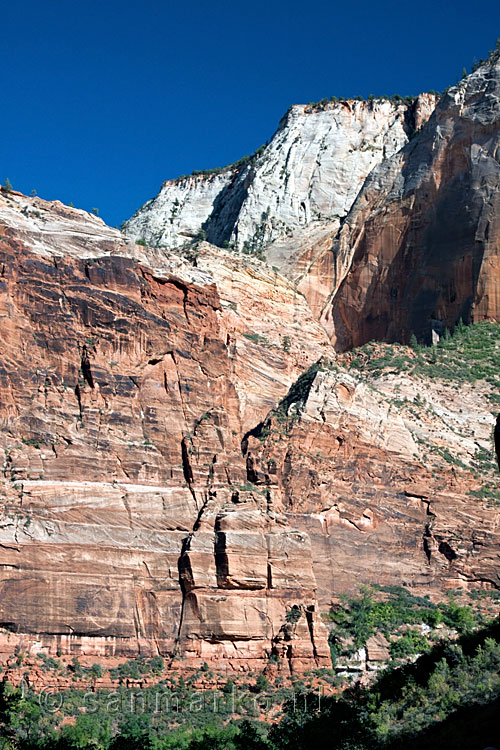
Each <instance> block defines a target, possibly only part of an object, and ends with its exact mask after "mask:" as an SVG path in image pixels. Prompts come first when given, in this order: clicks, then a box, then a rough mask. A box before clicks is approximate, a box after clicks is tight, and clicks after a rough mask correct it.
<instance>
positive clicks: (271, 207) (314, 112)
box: [125, 95, 435, 254]
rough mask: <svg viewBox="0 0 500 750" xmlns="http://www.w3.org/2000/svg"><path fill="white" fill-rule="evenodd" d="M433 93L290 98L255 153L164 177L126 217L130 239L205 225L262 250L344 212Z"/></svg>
mask: <svg viewBox="0 0 500 750" xmlns="http://www.w3.org/2000/svg"><path fill="white" fill-rule="evenodd" d="M434 103H435V97H434V96H431V95H422V96H420V97H418V98H417V99H416V100H415V102H413V103H403V102H401V103H399V102H392V101H386V100H374V101H371V102H363V101H355V100H348V101H341V102H337V103H325V104H321V105H320V106H318V105H316V106H314V105H308V106H304V105H296V106H294V107H291V108H290V110H289V111H288V112H287V113H286V115H285V116H284V118H283V119H282V121H281V122H280V125H279V127H278V130H277V131H276V133H275V135H274V136H273V138H272V140H271V142H270V143H269V145H268V146H267V148H265V150H264V152H263V153H262V155H260V156H258V157H256V158H254V159H252V160H251V161H250V163H248V164H245V165H243V166H241V167H239V168H236V169H233V168H228V169H227V170H226V171H224V172H222V173H220V174H208V175H204V176H191V177H183V178H180V179H178V180H169V181H168V182H165V183H164V184H163V186H162V188H161V190H160V192H159V194H158V195H157V197H156V198H154V199H152V200H151V201H149V202H148V203H146V205H145V206H143V207H142V208H141V209H140V210H139V211H138V212H137V213H136V214H135V215H134V216H133V217H132V218H131V219H130V220H129V221H128V222H126V224H125V232H126V234H127V235H129V236H130V237H132V238H133V239H135V240H138V239H141V238H142V239H144V240H146V241H147V242H148V243H149V244H151V245H165V246H167V247H169V248H174V247H177V246H179V245H182V244H183V243H185V242H186V239H189V238H192V237H193V236H194V235H196V233H197V232H198V231H199V230H200V229H202V228H203V229H204V231H205V232H206V235H207V238H208V240H209V241H210V242H212V243H214V244H216V245H219V246H220V245H222V244H224V243H230V244H231V245H232V246H234V247H235V248H236V249H239V250H243V249H244V250H245V251H246V252H249V253H252V254H255V253H261V252H262V251H263V250H264V248H266V247H267V246H268V245H269V244H270V243H271V242H273V241H274V240H276V239H279V238H283V237H289V236H290V235H291V234H292V233H293V232H294V231H296V230H299V229H300V228H302V227H311V226H313V227H314V226H315V225H317V224H319V225H321V224H324V223H325V222H327V221H332V220H334V221H336V222H337V226H338V220H339V219H340V218H341V217H343V216H345V215H346V213H347V212H348V211H349V209H350V207H351V205H352V203H353V202H354V199H355V198H356V195H357V194H358V192H359V189H360V188H361V186H362V184H363V182H364V180H365V178H366V177H367V175H368V174H369V173H370V171H371V170H372V169H373V167H375V166H376V165H377V164H379V163H380V162H381V161H382V160H383V159H386V158H388V157H389V156H391V155H392V154H394V153H395V152H397V151H398V150H399V149H400V148H401V147H402V146H403V145H404V144H405V143H407V141H408V137H409V135H410V134H411V133H412V132H413V131H414V130H415V129H416V128H418V127H420V125H421V122H422V121H423V120H425V119H426V118H427V117H428V116H429V115H430V113H431V111H432V109H433V107H434Z"/></svg>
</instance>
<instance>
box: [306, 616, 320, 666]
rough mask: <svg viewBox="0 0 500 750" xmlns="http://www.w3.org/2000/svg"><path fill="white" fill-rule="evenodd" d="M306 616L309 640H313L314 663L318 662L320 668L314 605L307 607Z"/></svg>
mask: <svg viewBox="0 0 500 750" xmlns="http://www.w3.org/2000/svg"><path fill="white" fill-rule="evenodd" d="M304 614H305V616H306V622H307V627H308V629H309V638H310V639H311V646H312V650H313V657H314V661H315V662H316V666H319V661H318V650H317V648H316V642H315V640H314V604H311V605H310V606H309V607H306V609H305V612H304Z"/></svg>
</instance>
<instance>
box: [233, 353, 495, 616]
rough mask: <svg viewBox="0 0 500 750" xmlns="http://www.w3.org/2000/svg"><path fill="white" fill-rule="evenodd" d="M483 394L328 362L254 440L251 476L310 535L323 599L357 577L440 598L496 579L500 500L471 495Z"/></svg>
mask: <svg viewBox="0 0 500 750" xmlns="http://www.w3.org/2000/svg"><path fill="white" fill-rule="evenodd" d="M422 393H425V400H422V399H421V394H422ZM487 395H488V386H485V388H484V389H483V388H482V387H478V385H477V384H476V385H468V386H467V385H464V386H463V387H462V388H461V390H460V391H459V393H458V394H457V389H456V386H455V385H454V384H449V385H445V384H443V383H439V382H438V383H435V384H434V383H432V381H426V382H424V383H422V381H421V380H415V379H413V378H410V377H407V376H404V375H402V374H401V375H389V374H388V375H386V376H382V377H380V378H371V379H369V380H368V381H367V380H366V379H365V378H364V377H360V376H359V375H356V374H355V371H354V370H351V371H350V372H347V371H345V370H344V369H343V368H338V367H337V366H334V367H333V368H330V367H328V366H327V367H325V368H324V369H320V370H319V371H318V372H316V373H315V372H314V370H313V371H311V373H310V375H309V376H308V378H307V379H305V378H304V377H303V378H302V382H301V384H300V387H299V388H297V384H296V385H294V387H293V388H292V389H291V391H290V393H289V394H288V396H287V398H286V399H284V400H283V401H282V403H281V406H280V407H279V408H278V409H277V410H276V411H275V412H273V413H272V414H271V415H270V416H269V418H268V419H267V420H266V421H265V422H264V423H263V425H262V429H261V432H260V434H259V435H257V436H256V437H252V438H251V439H250V441H249V444H248V455H249V458H250V459H251V466H252V470H253V471H254V474H255V477H256V481H257V482H258V483H262V484H266V485H267V486H269V487H270V490H271V496H272V498H273V502H274V504H275V506H276V507H277V508H280V509H281V510H282V512H284V513H285V514H286V515H287V517H288V518H289V519H290V522H291V523H293V525H294V526H295V527H296V528H298V529H301V530H303V531H304V532H306V533H307V534H308V536H309V538H310V540H311V544H312V549H313V573H314V577H315V580H316V582H317V585H318V598H319V604H320V608H321V607H322V606H323V607H326V606H327V603H328V602H330V601H331V600H332V597H334V596H338V594H339V593H342V592H350V591H352V589H353V585H354V587H356V586H357V585H359V584H381V585H392V584H394V583H395V582H398V585H401V584H403V585H407V586H410V587H414V588H417V589H420V590H423V591H425V592H426V593H429V594H431V596H433V597H435V598H436V599H439V597H440V596H441V597H442V594H443V591H444V590H446V589H453V588H465V589H467V587H469V586H474V585H483V584H486V585H488V586H494V587H497V588H498V586H499V584H500V578H499V563H500V556H499V541H500V539H499V536H498V534H499V532H498V520H499V512H498V507H497V506H496V505H495V503H494V502H491V503H490V502H487V501H485V500H483V501H478V500H477V498H475V497H472V496H471V495H469V490H470V489H473V488H475V487H476V486H477V480H475V479H474V471H475V470H476V469H475V468H474V461H475V460H476V458H477V451H478V450H480V449H484V450H490V449H491V445H492V443H491V435H492V427H493V424H494V421H495V420H494V417H493V415H492V414H491V410H490V409H491V404H490V402H489V401H488V398H487ZM446 456H451V460H452V463H451V464H450V462H449V459H448V460H446ZM443 457H444V458H443ZM491 463H492V465H493V459H492V460H491ZM467 467H470V469H468V468H467ZM292 519H293V520H292Z"/></svg>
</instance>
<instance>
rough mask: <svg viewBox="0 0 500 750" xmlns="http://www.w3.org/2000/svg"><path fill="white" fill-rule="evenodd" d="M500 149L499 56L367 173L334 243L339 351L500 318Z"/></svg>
mask: <svg viewBox="0 0 500 750" xmlns="http://www.w3.org/2000/svg"><path fill="white" fill-rule="evenodd" d="M499 148H500V62H499V60H498V56H497V55H496V56H494V57H493V59H492V60H491V61H490V62H489V63H487V64H485V65H483V66H482V67H481V68H479V69H478V70H477V71H476V72H475V73H473V74H471V75H470V76H468V77H467V78H466V79H464V80H463V81H461V82H460V83H459V84H458V85H457V86H454V87H453V88H451V89H449V91H448V92H447V93H446V94H445V95H444V96H443V97H442V98H441V100H440V101H439V103H438V105H437V107H436V109H435V111H434V113H433V114H432V116H431V118H430V119H429V121H428V122H427V124H426V125H424V127H423V128H422V130H421V132H420V133H418V134H417V136H416V137H415V138H414V139H413V140H412V141H410V143H409V144H408V145H407V146H405V147H404V148H403V149H402V150H401V151H400V152H399V153H398V154H396V155H395V156H393V157H392V158H391V159H389V160H387V161H386V162H384V163H383V164H381V165H380V166H379V167H377V168H376V169H375V170H374V171H373V172H372V173H371V175H370V176H369V178H368V179H367V181H366V183H365V185H364V187H363V189H362V191H361V192H360V194H359V196H358V198H357V200H356V202H355V204H354V206H353V208H352V210H351V212H350V213H349V215H348V216H347V218H346V220H345V223H344V224H343V226H342V229H341V231H340V233H339V237H338V238H337V239H336V241H335V242H334V246H333V253H334V258H335V261H334V262H335V267H336V278H337V282H336V285H335V287H334V289H333V292H332V295H331V297H330V300H329V302H328V303H327V305H326V306H325V308H324V311H323V315H322V321H323V322H324V324H325V326H326V328H327V329H328V331H329V333H330V335H331V337H332V340H333V341H334V342H335V344H336V346H337V348H339V349H345V348H348V347H350V346H353V345H354V346H355V345H358V344H362V343H364V342H366V341H368V340H370V339H379V340H380V339H385V340H392V341H394V340H403V341H408V339H409V337H410V335H411V333H415V334H416V335H417V337H418V338H420V339H424V340H429V337H430V333H431V330H432V329H433V328H434V329H436V330H437V331H438V332H442V331H443V329H444V328H446V327H448V328H451V327H453V325H454V324H455V323H456V322H457V321H458V320H459V318H462V319H463V320H464V321H467V322H469V321H478V320H487V319H493V320H498V317H499V314H500V309H499V299H500V296H499V295H500V290H499V279H500V269H499V257H500V245H499V237H500V191H499V189H498V186H499V181H500V157H499Z"/></svg>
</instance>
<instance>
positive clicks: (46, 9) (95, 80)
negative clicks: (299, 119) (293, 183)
mask: <svg viewBox="0 0 500 750" xmlns="http://www.w3.org/2000/svg"><path fill="white" fill-rule="evenodd" d="M1 5H2V7H1V14H0V82H1V88H0V96H1V100H0V101H1V106H2V115H1V119H0V123H1V124H0V181H1V182H3V181H4V180H5V178H6V177H8V178H9V179H10V181H11V182H12V184H13V186H14V187H15V188H18V189H20V190H22V191H23V192H27V193H29V192H30V191H31V190H32V189H33V188H34V189H36V190H37V191H38V194H39V195H40V196H41V197H43V198H47V199H54V198H58V199H60V200H62V201H64V202H66V203H69V202H70V201H72V202H73V203H74V204H75V205H76V206H78V207H81V208H85V209H87V210H89V209H90V208H92V207H94V206H95V207H98V208H99V210H100V215H101V216H102V217H103V218H104V219H105V220H106V221H107V222H108V223H109V224H112V225H117V224H119V223H120V222H121V221H123V220H124V219H126V218H128V217H129V216H130V215H131V214H132V213H133V212H134V210H135V209H136V208H138V207H139V206H140V205H142V204H143V203H144V202H145V201H146V200H147V199H148V198H150V197H152V196H153V195H154V194H156V192H157V191H158V189H159V187H160V185H161V183H162V181H163V180H165V179H167V178H171V177H176V176H177V175H179V174H182V173H189V172H191V171H192V170H193V169H203V168H206V167H212V166H220V165H224V164H227V163H229V162H232V161H234V160H236V159H238V158H240V157H241V156H243V155H245V154H247V153H251V152H252V151H253V150H254V149H255V148H256V147H258V146H260V145H261V143H263V142H264V141H266V140H267V139H269V138H270V136H271V135H272V133H273V131H274V129H275V128H276V126H277V123H278V121H279V119H280V117H281V115H282V114H283V113H284V112H285V110H286V109H287V108H288V106H289V105H290V104H292V103H303V102H308V101H312V100H317V99H321V98H322V97H324V96H331V95H337V96H356V95H363V96H367V95H368V94H370V93H374V94H393V93H400V94H402V95H406V94H414V93H418V92H420V91H424V90H428V89H438V90H442V89H444V88H445V87H446V86H448V85H450V84H453V83H455V82H456V80H457V78H459V77H460V74H461V72H462V68H463V67H464V66H466V67H467V69H468V70H470V66H471V64H472V61H473V59H474V57H477V58H479V57H485V56H486V55H487V53H488V50H489V49H491V48H493V47H494V45H495V40H496V38H497V37H500V3H499V2H498V0H495V1H493V0H483V1H482V2H481V3H471V2H467V3H465V2H462V0H457V1H456V2H448V1H447V0H444V2H443V1H441V2H438V1H437V0H432V2H429V0H421V1H420V2H401V0H398V2H392V1H391V2H378V3H377V2H366V1H365V0H360V1H358V2H355V1H354V2H351V3H348V2H345V0H344V2H341V3H340V2H320V1H318V0H308V1H306V2H305V1H304V0H300V1H299V0H287V2H284V1H283V0H280V1H277V0H247V2H244V3H242V2H241V0H240V2H238V0H232V2H229V1H228V0H213V1H212V2H199V1H198V0H193V1H192V2H186V0H176V2H170V0H163V1H162V0H86V2H81V1H77V0H64V2H63V0H44V1H43V2H41V1H40V0H36V1H35V0H11V2H7V0H4V1H3V2H2V3H1Z"/></svg>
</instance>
